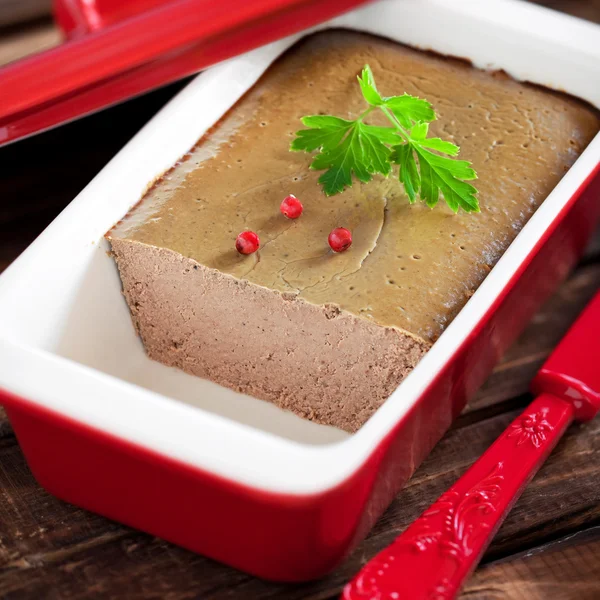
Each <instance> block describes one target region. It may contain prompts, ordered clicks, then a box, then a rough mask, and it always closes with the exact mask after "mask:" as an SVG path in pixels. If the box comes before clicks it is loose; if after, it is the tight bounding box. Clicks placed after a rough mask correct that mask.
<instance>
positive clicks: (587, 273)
mask: <svg viewBox="0 0 600 600" xmlns="http://www.w3.org/2000/svg"><path fill="white" fill-rule="evenodd" d="M597 239H599V240H600V235H598V236H597ZM590 249H591V250H592V249H593V246H592V247H590ZM598 289H600V264H598V263H597V262H594V263H592V264H589V265H588V266H584V267H581V268H579V269H578V270H577V271H575V273H574V274H573V275H571V277H570V278H569V279H568V281H567V282H566V283H565V284H564V285H562V286H561V287H560V288H559V290H558V291H557V293H556V294H554V295H553V296H552V298H551V299H550V300H549V301H548V302H547V303H546V304H545V305H544V306H543V307H542V308H541V309H540V311H539V312H538V313H537V314H536V315H535V317H534V318H533V319H532V321H531V323H530V324H529V326H528V327H527V329H526V330H525V331H524V332H523V334H522V335H521V337H520V338H519V339H518V341H517V342H516V343H515V344H513V346H512V347H511V348H510V349H509V351H508V352H507V353H506V355H505V356H504V358H503V360H502V361H501V362H500V364H499V365H498V366H497V367H496V368H495V369H494V371H493V373H492V375H491V376H490V377H489V379H488V380H487V382H486V383H485V385H484V386H483V388H482V389H481V390H480V392H479V393H478V394H477V396H476V397H475V398H474V399H473V400H472V401H471V402H470V403H469V406H468V407H467V408H466V410H465V412H467V413H468V412H470V411H474V410H480V409H483V408H486V407H491V406H493V405H497V404H499V403H501V402H504V401H506V400H508V399H509V398H514V397H516V396H520V395H521V394H524V393H526V392H527V391H528V389H529V382H530V381H531V380H532V378H533V376H534V375H535V374H536V372H537V371H538V369H539V368H540V367H541V366H542V364H543V363H544V361H545V360H546V358H547V357H548V355H549V354H550V352H551V351H552V349H553V348H554V347H555V346H556V344H557V343H558V342H559V341H560V339H561V338H562V337H563V335H564V334H565V333H566V332H567V330H568V328H569V327H570V325H571V324H572V323H573V321H574V320H575V319H576V317H577V315H578V314H579V313H580V312H581V311H582V310H583V308H584V306H585V305H586V304H587V303H588V302H589V300H590V299H591V298H592V296H593V295H594V293H595V292H596V291H597V290H598Z"/></svg>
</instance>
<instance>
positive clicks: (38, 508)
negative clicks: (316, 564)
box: [0, 413, 600, 600]
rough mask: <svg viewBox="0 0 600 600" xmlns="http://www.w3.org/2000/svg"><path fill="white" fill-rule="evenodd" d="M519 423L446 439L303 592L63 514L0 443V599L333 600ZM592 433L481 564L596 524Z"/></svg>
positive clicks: (545, 475)
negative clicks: (331, 569) (369, 528)
mask: <svg viewBox="0 0 600 600" xmlns="http://www.w3.org/2000/svg"><path fill="white" fill-rule="evenodd" d="M515 415H516V413H509V414H504V415H499V416H496V417H494V418H491V419H488V420H486V421H484V422H481V423H476V424H472V425H469V426H466V427H463V428H461V429H457V430H454V431H452V432H451V433H450V434H449V435H447V436H446V437H445V438H444V440H442V442H440V444H439V445H438V446H437V447H436V449H435V450H434V452H433V453H432V455H431V456H430V457H429V458H428V459H427V461H426V462H425V463H424V465H423V466H422V467H421V469H419V471H418V472H417V474H416V475H415V477H414V478H413V479H412V480H411V482H410V483H409V485H408V486H407V488H406V489H405V490H404V491H403V492H402V493H401V494H400V495H399V496H398V498H396V500H395V501H394V503H393V504H392V506H391V507H390V509H389V510H388V511H387V512H386V513H385V515H384V516H383V517H382V518H381V519H380V520H379V522H378V523H377V525H376V526H375V528H374V530H373V532H372V533H371V535H370V536H369V537H368V538H367V539H366V540H365V541H364V542H363V543H362V544H361V545H360V546H359V548H358V550H357V551H356V552H354V554H353V555H352V556H351V557H350V558H349V559H348V561H346V563H345V564H344V565H343V566H342V567H341V568H339V569H338V570H337V571H336V572H335V573H333V574H332V575H331V576H329V577H327V578H325V579H323V580H321V581H318V582H315V583H311V584H307V585H301V586H283V585H277V584H269V583H265V582H263V581H260V580H258V579H255V578H252V577H249V576H247V575H245V574H243V573H240V572H238V571H235V570H233V569H229V568H227V567H225V566H224V565H219V564H216V563H213V562H212V561H210V560H208V559H205V558H202V557H200V556H197V555H194V554H192V553H189V552H187V551H185V550H182V549H180V548H176V547H174V546H172V545H170V544H168V543H166V542H162V541H160V540H157V539H155V538H153V537H151V536H147V535H145V534H142V533H138V532H134V531H131V530H129V529H128V528H126V527H122V526H120V525H118V524H116V523H113V522H111V521H108V520H105V519H102V518H101V517H99V516H96V515H93V514H90V513H87V512H85V511H83V510H80V509H77V508H75V507H72V506H69V505H67V504H65V503H62V502H60V501H59V500H57V499H55V498H53V497H51V496H49V495H48V494H46V493H45V492H43V491H41V490H40V489H39V488H38V486H37V484H36V483H35V481H34V480H33V477H32V476H31V474H30V473H29V471H28V470H27V468H26V466H25V464H24V461H23V458H22V456H21V454H20V451H19V449H18V447H17V446H16V445H15V444H14V443H8V442H9V441H10V440H9V439H8V438H6V439H5V440H4V444H1V443H0V490H1V491H0V494H1V496H2V502H1V503H0V526H1V530H0V538H1V546H0V597H2V598H5V599H7V598H18V599H24V600H27V599H29V598H31V599H32V600H33V599H37V598H40V597H44V598H54V597H56V598H61V599H66V600H68V599H70V598H93V597H98V596H101V597H108V598H112V597H115V598H117V597H120V598H123V597H126V598H128V599H135V598H188V597H190V598H203V599H221V598H223V599H224V598H231V597H239V598H253V599H255V600H263V599H265V600H266V599H269V598H277V597H281V598H286V600H317V599H323V598H329V597H334V596H335V595H336V594H337V593H338V592H339V590H340V589H341V587H342V585H343V584H344V582H346V581H347V579H348V578H349V577H350V576H351V575H352V574H353V573H355V572H356V571H357V570H358V569H359V568H360V566H361V565H362V564H363V563H364V562H365V561H366V560H368V559H369V558H370V557H371V556H373V555H374V554H375V553H376V552H377V551H379V550H380V549H382V548H383V547H384V546H386V545H387V544H388V543H390V542H391V541H392V539H393V538H394V537H395V536H396V535H397V534H398V533H400V531H402V529H404V527H406V526H407V525H408V524H409V523H410V522H411V521H412V520H413V519H414V518H415V517H416V516H417V515H418V514H420V512H421V511H422V510H423V509H424V508H426V507H427V506H428V505H429V504H430V503H431V502H432V501H433V500H434V499H435V498H436V497H437V496H438V495H439V494H441V493H442V492H443V491H444V490H445V489H446V488H447V487H448V486H449V485H450V484H451V483H452V482H453V481H454V480H455V479H456V478H457V477H458V476H459V475H460V474H461V473H462V472H463V471H464V470H465V469H466V468H467V467H468V466H469V464H471V462H472V461H473V460H475V459H476V457H477V456H479V455H480V454H481V453H482V452H483V451H484V450H485V448H486V447H487V446H488V445H489V443H490V442H491V440H493V439H494V438H495V437H497V436H498V435H499V434H500V433H501V432H502V431H503V430H504V428H505V427H506V426H507V424H508V423H509V422H510V420H511V419H512V418H513V417H514V416H515ZM599 433H600V422H598V421H596V422H595V423H592V424H589V425H586V426H575V427H574V428H572V429H571V430H570V431H569V433H568V434H567V436H566V439H565V440H563V442H562V443H561V444H560V445H559V447H558V448H557V450H556V451H555V453H554V454H553V455H552V456H551V458H550V459H549V461H548V463H547V464H546V465H545V466H544V468H543V469H542V471H541V472H540V474H539V475H538V477H537V478H536V479H535V480H534V481H533V482H532V483H531V485H530V486H529V488H528V489H527V490H526V491H525V493H524V495H523V497H522V498H521V500H520V502H519V503H518V504H517V505H516V506H515V508H514V510H513V512H512V513H511V515H509V517H508V519H507V521H506V522H505V524H504V526H503V527H502V529H501V530H500V532H499V533H498V536H497V538H496V540H495V542H494V544H493V546H492V547H491V549H490V551H489V553H488V560H489V559H494V558H499V557H503V556H507V555H510V554H511V553H514V552H515V551H517V550H522V549H523V548H531V547H535V546H537V545H539V544H540V543H544V542H546V541H550V540H553V539H556V538H558V537H561V536H564V535H567V534H569V533H571V532H574V531H578V530H580V529H582V528H583V527H585V526H586V525H588V524H592V523H595V522H598V520H599V519H600V489H599V487H598V485H597V481H598V478H599V477H600V435H599ZM45 589H48V590H51V595H44V596H42V595H41V594H42V592H43V590H45ZM52 594H55V595H54V596H53V595H52ZM111 594H112V595H111ZM153 594H154V595H153Z"/></svg>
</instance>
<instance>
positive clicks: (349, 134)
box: [290, 65, 479, 212]
mask: <svg viewBox="0 0 600 600" xmlns="http://www.w3.org/2000/svg"><path fill="white" fill-rule="evenodd" d="M358 82H359V85H360V89H361V92H362V95H363V97H364V99H365V100H366V102H367V104H368V105H369V107H368V108H367V109H366V110H365V111H364V112H363V113H362V114H361V115H360V116H359V117H358V118H357V119H355V120H353V121H351V120H347V119H341V118H339V117H333V116H328V115H323V116H320V115H319V116H309V117H304V118H303V119H302V123H303V124H304V126H305V127H306V129H302V130H300V131H298V132H297V133H296V136H297V137H296V138H295V139H294V140H293V142H292V143H291V145H290V150H292V151H305V152H315V151H317V154H316V156H315V158H314V159H313V162H312V164H311V165H310V166H311V169H316V170H323V171H325V172H324V173H323V174H322V175H321V177H320V178H319V183H320V184H321V185H322V186H323V191H324V192H325V194H327V195H328V196H331V195H333V194H338V193H340V192H342V191H343V190H344V189H345V188H346V187H349V186H351V185H352V178H353V177H355V178H356V179H358V180H359V181H361V182H363V183H368V182H369V181H371V179H372V178H373V175H375V174H380V175H383V176H384V177H387V176H388V175H389V174H390V173H391V171H392V165H394V164H397V165H399V170H398V179H399V181H400V182H401V183H402V185H403V186H404V189H405V191H406V195H407V196H408V199H409V202H410V203H413V202H416V201H417V198H418V197H420V198H421V200H423V201H424V202H425V203H426V204H427V206H429V207H431V208H433V207H434V206H435V205H436V204H437V203H438V202H439V200H440V198H441V197H442V198H443V199H444V200H445V202H446V204H448V206H449V207H450V208H451V209H452V210H453V211H454V212H457V211H458V210H459V209H462V210H464V211H465V212H479V203H478V201H477V198H476V193H477V190H476V189H475V187H474V186H472V185H471V184H470V183H467V181H470V180H473V179H476V178H477V174H476V173H475V171H474V170H473V168H472V167H471V164H470V163H469V162H468V161H466V160H455V158H454V157H456V156H458V153H459V150H460V149H459V147H458V146H457V145H456V144H453V143H452V142H448V141H445V140H442V139H440V138H428V137H427V135H428V133H429V123H430V122H432V121H434V120H435V119H436V115H435V111H434V110H433V107H432V106H431V104H430V103H429V102H427V100H423V99H421V98H416V97H415V96H410V95H409V94H403V95H402V96H390V97H386V96H382V95H381V94H380V93H379V91H378V89H377V86H376V85H375V78H374V77H373V72H372V71H371V69H370V67H369V66H368V65H366V66H365V67H364V68H363V70H362V72H361V74H360V75H359V76H358ZM374 110H380V111H381V112H382V113H383V114H384V115H385V117H386V118H387V119H388V120H389V121H390V123H391V126H389V127H381V126H375V125H369V124H367V123H365V118H366V117H367V116H368V115H369V114H370V113H371V112H372V111H374Z"/></svg>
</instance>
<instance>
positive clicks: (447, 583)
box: [343, 394, 575, 600]
mask: <svg viewBox="0 0 600 600" xmlns="http://www.w3.org/2000/svg"><path fill="white" fill-rule="evenodd" d="M574 412H575V409H574V407H573V405H572V404H571V403H570V402H565V401H564V400H561V399H560V398H556V397H555V396H552V395H550V394H543V395H542V396H540V397H538V398H537V399H536V400H534V401H533V402H532V403H531V404H530V405H529V407H528V408H527V410H525V412H524V413H523V414H522V415H521V416H519V417H518V418H517V419H515V420H514V421H513V422H512V424H511V425H509V427H508V429H507V430H506V431H505V432H504V433H503V434H502V435H501V436H500V438H498V440H497V441H496V442H495V443H494V444H493V445H492V446H491V447H490V448H489V449H488V450H487V452H485V454H483V456H482V457H481V458H480V459H479V460H478V461H477V462H476V463H475V464H474V465H473V466H472V467H471V468H470V469H469V470H468V471H467V472H466V473H465V474H464V475H463V476H462V477H461V478H460V479H459V480H458V481H457V482H456V484H455V485H453V486H452V487H451V488H450V489H449V490H448V491H447V492H446V493H445V494H443V495H442V496H441V497H440V498H439V499H438V501H437V502H436V503H435V504H433V505H432V506H431V507H430V508H429V509H427V510H426V511H425V512H424V513H423V514H422V515H421V516H420V517H419V518H418V519H417V520H416V521H415V522H414V523H413V524H412V525H411V526H410V527H409V528H408V529H406V531H405V532H404V533H403V534H402V535H400V536H399V537H398V538H397V539H396V541H395V542H393V543H392V545H391V546H389V547H388V548H386V549H385V550H383V551H382V552H380V553H379V554H378V555H377V556H376V557H375V558H374V559H373V560H371V561H369V562H368V563H367V564H366V565H365V567H363V569H362V570H361V571H360V572H359V574H358V575H357V576H356V578H355V579H354V580H353V581H352V582H351V583H349V584H348V585H347V586H346V588H345V589H344V593H343V599H344V600H408V599H410V600H421V599H423V600H425V599H427V600H450V599H451V598H454V597H455V596H456V595H457V594H458V592H459V590H460V588H461V585H462V583H463V582H464V580H465V579H466V577H468V575H469V574H470V573H471V571H472V570H473V569H474V568H475V566H476V565H477V563H478V562H479V559H480V558H481V556H482V554H483V552H484V551H485V549H486V548H487V546H488V544H489V543H490V541H491V540H492V538H493V536H494V534H495V533H496V531H497V530H498V528H499V527H500V525H501V523H502V521H503V520H504V518H505V517H506V515H507V514H508V512H509V511H510V509H511V507H512V506H513V504H514V502H515V501H516V500H517V498H518V497H519V496H520V495H521V492H522V491H523V489H524V488H525V486H526V485H527V483H529V481H530V479H531V478H532V477H533V476H534V475H535V473H536V472H537V470H538V469H539V467H540V466H541V465H542V464H543V462H544V461H545V460H546V458H547V456H548V455H549V454H550V452H551V451H552V449H553V448H554V446H555V445H556V443H557V442H558V440H559V439H560V437H561V436H562V434H563V433H564V432H565V430H566V429H567V427H568V426H569V424H570V423H571V422H572V420H573V418H574Z"/></svg>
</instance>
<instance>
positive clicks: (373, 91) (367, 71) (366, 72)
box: [358, 65, 383, 106]
mask: <svg viewBox="0 0 600 600" xmlns="http://www.w3.org/2000/svg"><path fill="white" fill-rule="evenodd" d="M358 83H359V84H360V89H361V91H362V95H363V97H364V99H365V100H366V101H367V102H368V103H369V104H370V105H371V106H379V105H381V104H383V99H382V98H381V95H380V94H379V92H378V91H377V86H376V85H375V79H374V78H373V72H372V71H371V67H369V65H365V67H364V69H363V70H362V73H361V74H360V75H359V76H358Z"/></svg>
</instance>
